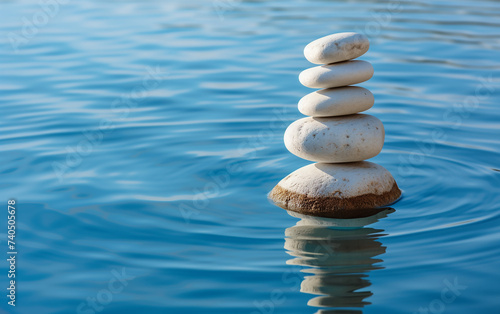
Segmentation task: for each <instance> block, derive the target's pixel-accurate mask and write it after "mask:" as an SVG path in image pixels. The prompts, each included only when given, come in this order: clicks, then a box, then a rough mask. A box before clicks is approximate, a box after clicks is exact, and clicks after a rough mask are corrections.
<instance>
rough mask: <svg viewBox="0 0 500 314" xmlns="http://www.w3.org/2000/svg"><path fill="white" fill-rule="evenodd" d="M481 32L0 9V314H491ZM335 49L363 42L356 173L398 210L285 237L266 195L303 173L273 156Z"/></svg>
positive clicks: (358, 5)
mask: <svg viewBox="0 0 500 314" xmlns="http://www.w3.org/2000/svg"><path fill="white" fill-rule="evenodd" d="M61 2H64V1H61ZM214 4H215V5H214ZM44 9H45V11H44ZM48 14H49V15H51V17H47V16H48ZM499 16H500V3H499V2H497V1H472V0H470V1H430V0H429V1H418V2H401V3H400V4H399V5H398V2H383V1H369V0H366V1H336V2H334V1H307V2H306V1H266V2H264V1H238V0H233V1H219V2H217V1H216V2H211V1H176V0H175V1H168V2H167V1H164V2H161V1H153V0H152V1H132V0H130V1H107V2H104V1H85V2H81V1H65V3H64V4H61V5H58V6H57V7H54V6H45V7H44V8H42V7H41V6H40V5H39V4H37V2H36V1H33V2H27V1H26V2H24V1H1V2H0V21H1V27H0V30H1V36H0V38H1V39H0V41H1V45H2V47H1V50H0V51H1V53H0V80H1V81H0V89H1V92H0V100H1V101H0V106H1V113H2V120H1V124H0V129H1V138H2V141H1V144H0V145H1V149H2V161H3V162H2V163H1V165H0V173H1V181H0V184H1V198H0V199H1V201H2V202H4V203H5V206H7V205H6V204H7V200H8V199H9V198H15V199H16V200H17V207H18V212H17V217H16V218H17V225H16V226H17V238H16V243H17V251H18V252H19V253H18V256H17V258H18V261H17V277H16V278H17V301H16V302H17V306H16V307H15V310H13V308H12V307H10V306H8V305H7V298H6V297H5V296H4V297H2V301H1V302H0V311H4V312H9V313H28V314H31V313H248V314H251V313H266V314H270V313H361V312H362V313H419V312H422V313H427V312H425V311H428V312H429V313H499V311H500V297H499V296H500V287H499V281H500V273H499V271H498V269H499V266H500V263H499V259H500V245H499V243H500V205H499V204H500V196H499V186H500V172H499V171H500V170H499V168H500V165H499V164H500V160H499V155H498V154H499V152H500V136H499V133H500V127H499V123H498V121H499V120H500V108H499V100H500V92H499V90H500V80H499V77H500V65H499V63H498V61H499V57H498V56H499V52H500V20H499V19H498V17H499ZM33 21H35V22H33ZM32 23H34V24H32ZM23 25H24V26H23ZM33 25H35V26H33ZM341 31H358V32H362V33H365V34H366V35H367V36H369V37H370V39H371V48H370V51H369V52H368V53H367V54H366V55H365V56H364V57H362V59H363V60H368V61H370V62H372V64H373V65H374V68H375V75H374V77H373V79H371V80H370V81H368V82H366V83H364V84H362V86H365V87H367V88H369V89H370V90H371V91H372V92H373V93H374V95H375V98H376V104H375V106H374V108H372V109H371V110H370V111H369V112H368V113H370V114H373V115H375V116H377V117H378V118H380V119H381V120H382V121H383V122H384V124H385V128H386V141H385V146H384V149H383V151H382V153H381V154H380V155H378V156H377V157H375V158H373V159H372V160H371V161H374V162H376V163H378V164H380V165H383V166H384V167H386V168H387V169H388V170H389V171H391V173H392V174H393V175H394V177H395V178H396V180H397V181H398V183H399V185H400V187H401V188H402V189H403V190H404V196H403V199H402V200H401V201H399V202H398V203H397V204H395V205H393V210H387V211H386V212H382V213H380V214H379V215H378V216H376V217H371V218H365V219H359V220H347V221H342V220H340V221H336V220H333V221H325V220H317V219H316V220H311V219H299V218H296V217H292V216H291V215H288V214H287V212H286V211H284V210H282V209H281V208H278V207H276V206H274V205H273V204H270V203H269V202H268V200H267V198H266V194H267V193H268V192H269V191H270V190H271V189H272V188H273V186H274V185H275V184H276V183H277V182H278V181H279V180H281V179H282V178H283V177H285V176H286V175H287V174H289V173H290V172H292V171H294V170H295V169H297V168H299V167H302V166H304V165H306V164H308V162H307V161H304V160H301V159H299V158H298V157H295V156H293V155H292V154H290V153H288V152H287V151H286V149H285V147H284V145H283V142H282V136H283V132H284V130H285V128H286V126H287V125H288V124H290V123H291V122H292V121H294V120H296V119H298V118H300V117H302V116H301V115H300V113H299V112H298V110H297V107H296V104H297V102H298V100H299V99H300V98H301V97H302V96H303V95H305V94H306V93H309V92H311V90H310V89H308V88H306V87H303V86H301V85H300V84H299V82H298V79H297V76H298V74H299V73H300V71H302V70H303V69H305V68H307V67H309V66H311V64H309V63H308V62H307V61H306V60H305V58H304V57H303V55H302V49H303V47H304V46H305V45H306V44H307V43H309V42H310V41H311V40H313V39H316V38H318V37H321V36H324V35H327V34H330V33H335V32H341ZM0 222H1V225H0V233H1V246H2V249H1V250H0V251H3V252H7V243H6V239H7V227H6V226H7V222H6V213H4V214H3V215H2V219H1V221H0ZM2 254H4V257H5V258H2V262H1V266H2V270H1V277H0V278H1V279H0V282H1V283H2V287H3V288H2V289H5V287H6V286H7V267H8V265H7V262H6V261H5V259H6V254H5V253H2ZM5 291H7V290H4V293H5Z"/></svg>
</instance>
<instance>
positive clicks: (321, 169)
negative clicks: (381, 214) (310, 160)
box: [269, 161, 401, 218]
mask: <svg viewBox="0 0 500 314" xmlns="http://www.w3.org/2000/svg"><path fill="white" fill-rule="evenodd" d="M400 196H401V191H400V190H399V187H398V185H397V184H396V181H395V180H394V178H393V177H392V175H391V173H390V172H389V171H387V170H386V169H385V168H384V167H382V166H380V165H377V164H375V163H371V162H368V161H361V162H356V163H346V164H323V163H314V164H310V165H307V166H305V167H302V168H300V169H298V170H296V171H294V172H292V173H291V174H289V175H288V176H287V177H285V178H284V179H283V180H281V181H280V182H279V183H278V184H277V185H276V186H275V187H274V189H273V190H272V191H271V193H270V194H269V197H270V199H271V200H273V201H274V202H275V203H276V204H277V205H279V206H280V207H283V208H285V209H287V210H290V211H295V212H298V213H300V214H304V215H312V216H320V217H331V218H353V217H357V216H358V215H359V216H363V215H364V214H365V209H370V208H377V207H382V206H387V205H389V204H391V203H393V202H395V201H396V200H397V199H398V198H399V197H400Z"/></svg>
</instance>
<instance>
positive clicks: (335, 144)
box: [285, 114, 385, 163]
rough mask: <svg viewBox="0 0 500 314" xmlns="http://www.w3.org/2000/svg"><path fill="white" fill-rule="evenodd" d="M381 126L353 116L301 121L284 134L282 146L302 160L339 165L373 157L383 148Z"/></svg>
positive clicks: (363, 117) (370, 119)
mask: <svg viewBox="0 0 500 314" xmlns="http://www.w3.org/2000/svg"><path fill="white" fill-rule="evenodd" d="M384 136H385V134H384V126H383V124H382V122H381V121H380V120H379V119H377V118H376V117H374V116H370V115H365V114H354V115H349V116H342V117H331V118H311V117H307V118H303V119H300V120H297V121H295V122H293V123H292V124H291V125H290V126H289V127H288V128H287V129H286V131H285V146H286V148H287V149H288V150H289V151H290V152H291V153H292V154H294V155H296V156H298V157H301V158H304V159H306V160H311V161H316V162H325V163H342V162H354V161H361V160H365V159H368V158H372V157H375V156H376V155H378V154H379V153H380V151H381V150H382V146H383V145H384Z"/></svg>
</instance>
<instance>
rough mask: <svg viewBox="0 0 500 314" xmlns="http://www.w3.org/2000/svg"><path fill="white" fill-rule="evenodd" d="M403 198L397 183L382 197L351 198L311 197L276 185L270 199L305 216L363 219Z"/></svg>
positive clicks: (368, 195)
mask: <svg viewBox="0 0 500 314" xmlns="http://www.w3.org/2000/svg"><path fill="white" fill-rule="evenodd" d="M400 196H401V190H400V189H399V187H398V185H397V184H396V182H394V185H393V186H392V189H391V190H390V191H388V192H385V193H383V194H380V195H376V194H364V195H360V196H355V197H350V198H340V197H309V196H307V195H304V194H298V193H295V192H290V191H288V190H285V189H283V188H282V187H281V186H279V185H276V186H275V187H274V189H273V190H272V191H271V193H270V194H269V198H270V199H271V200H272V201H273V202H274V203H276V205H278V206H280V207H282V208H284V209H287V210H291V211H294V212H297V213H300V214H304V215H311V216H319V217H328V218H361V217H367V216H370V215H372V214H376V213H377V212H379V211H380V210H381V209H380V207H383V206H387V205H389V204H391V203H393V202H394V201H396V200H397V199H398V198H399V197H400Z"/></svg>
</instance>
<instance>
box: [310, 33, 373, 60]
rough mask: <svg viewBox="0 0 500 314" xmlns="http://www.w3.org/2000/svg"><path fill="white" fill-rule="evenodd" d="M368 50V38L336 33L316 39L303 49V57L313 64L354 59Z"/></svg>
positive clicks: (360, 35)
mask: <svg viewBox="0 0 500 314" xmlns="http://www.w3.org/2000/svg"><path fill="white" fill-rule="evenodd" d="M368 48H370V42H369V41H368V38H367V37H366V36H365V35H363V34H358V33H352V32H350V33H338V34H333V35H328V36H325V37H321V38H319V39H316V40H315V41H313V42H311V43H309V44H308V45H307V46H306V47H305V48H304V56H305V57H306V59H307V60H309V62H312V63H314V64H328V63H334V62H341V61H345V60H350V59H355V58H357V57H359V56H361V55H363V54H364V53H365V52H367V51H368Z"/></svg>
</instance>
